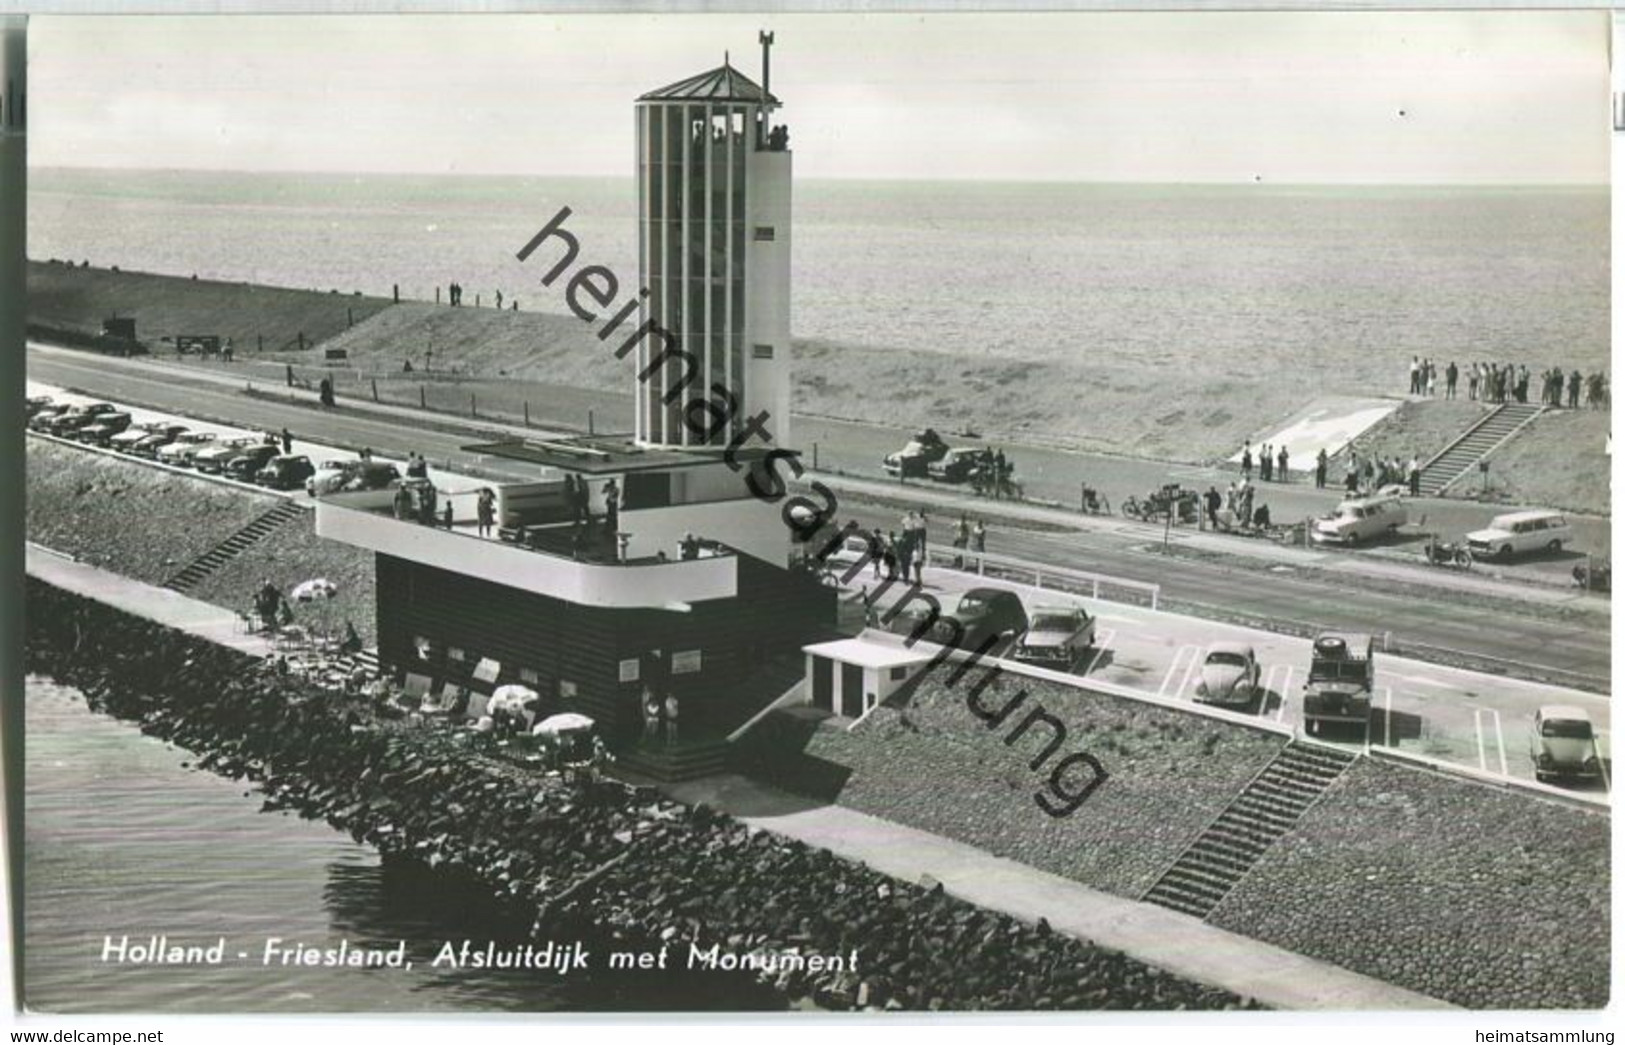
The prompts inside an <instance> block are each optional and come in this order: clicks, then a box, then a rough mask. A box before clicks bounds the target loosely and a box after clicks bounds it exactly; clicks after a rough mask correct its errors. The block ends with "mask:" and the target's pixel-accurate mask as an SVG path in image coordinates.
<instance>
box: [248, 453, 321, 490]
mask: <svg viewBox="0 0 1625 1045" xmlns="http://www.w3.org/2000/svg"><path fill="white" fill-rule="evenodd" d="M315 474H316V466H315V465H313V464H311V463H310V458H308V457H306V456H305V455H304V454H278V455H277V456H276V457H273V458H271V460H270V461H269V462H268V463H267V464H266V465H265V467H264V468H261V469H260V470H259V471H257V472H255V473H254V482H255V483H256V484H257V485H259V486H269V487H270V488H271V489H273V490H295V489H298V488H299V486H301V485H302V484H303V483H304V481H305V480H306V479H309V478H310V477H311V476H313V475H315Z"/></svg>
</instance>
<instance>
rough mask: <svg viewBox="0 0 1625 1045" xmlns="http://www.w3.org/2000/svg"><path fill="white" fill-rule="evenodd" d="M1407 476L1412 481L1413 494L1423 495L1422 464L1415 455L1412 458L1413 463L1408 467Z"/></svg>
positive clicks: (1414, 495)
mask: <svg viewBox="0 0 1625 1045" xmlns="http://www.w3.org/2000/svg"><path fill="white" fill-rule="evenodd" d="M1405 477H1406V479H1407V480H1408V481H1409V483H1410V488H1411V496H1412V497H1420V496H1422V464H1421V462H1420V461H1418V460H1417V459H1416V458H1415V457H1412V458H1411V463H1410V466H1409V467H1408V468H1407V469H1406V472H1405Z"/></svg>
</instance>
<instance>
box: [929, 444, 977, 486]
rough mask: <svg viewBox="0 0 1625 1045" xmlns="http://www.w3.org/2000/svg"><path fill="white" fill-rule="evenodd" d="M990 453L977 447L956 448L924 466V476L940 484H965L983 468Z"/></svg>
mask: <svg viewBox="0 0 1625 1045" xmlns="http://www.w3.org/2000/svg"><path fill="white" fill-rule="evenodd" d="M990 457H992V453H991V452H990V451H988V450H985V449H983V448H982V447H979V446H956V447H954V448H953V449H952V450H949V451H948V452H947V453H945V454H943V455H942V458H941V459H940V460H936V461H932V462H931V463H930V464H928V465H926V474H928V475H929V476H930V477H931V478H933V479H935V480H937V481H938V482H941V483H966V482H970V479H971V476H972V475H974V474H976V471H977V469H979V468H982V467H984V466H985V465H986V464H987V461H988V459H989V458H990Z"/></svg>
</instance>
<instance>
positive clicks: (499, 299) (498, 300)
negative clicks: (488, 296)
mask: <svg viewBox="0 0 1625 1045" xmlns="http://www.w3.org/2000/svg"><path fill="white" fill-rule="evenodd" d="M497 308H498V309H499V310H500V309H501V308H502V291H500V290H499V291H497Z"/></svg>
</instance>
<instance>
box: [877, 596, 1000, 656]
mask: <svg viewBox="0 0 1625 1045" xmlns="http://www.w3.org/2000/svg"><path fill="white" fill-rule="evenodd" d="M930 616H931V608H930V606H929V604H926V603H925V602H924V601H923V600H921V599H913V600H910V601H909V602H908V603H907V604H906V605H905V606H904V608H903V611H902V612H901V613H899V614H897V616H895V617H893V618H892V620H891V623H890V624H889V625H888V626H887V630H889V631H891V632H894V633H896V634H899V635H910V634H913V633H914V631H915V630H916V629H917V628H919V627H921V626H922V625H924V624H925V623H926V622H927V621H929V620H930ZM951 621H956V622H958V624H959V627H960V629H962V631H963V634H960V635H958V636H957V637H956V633H955V628H954V627H953V624H952V623H950V622H951ZM1026 630H1027V611H1026V609H1025V608H1024V607H1023V606H1022V605H1021V599H1020V597H1019V596H1017V595H1016V593H1015V592H1013V591H1005V590H1003V589H1002V588H972V589H971V590H969V591H967V592H964V593H963V594H961V595H960V596H959V597H958V598H957V599H955V600H952V601H949V600H943V603H942V611H941V613H940V614H939V616H938V618H937V620H936V622H935V623H933V624H931V625H930V630H929V631H927V632H926V633H925V635H924V636H923V637H924V638H926V639H929V640H930V641H932V642H941V643H948V642H953V643H955V644H956V645H957V646H958V647H959V648H960V649H962V650H965V651H966V652H970V651H973V650H977V649H980V648H981V646H982V643H983V642H985V641H987V639H988V638H989V637H996V638H997V639H998V641H996V642H995V643H994V644H993V645H992V646H990V647H989V648H990V649H991V650H997V649H999V648H1000V647H1001V646H1002V645H1004V643H1006V642H1008V641H1009V640H1011V639H1014V638H1016V637H1018V636H1020V635H1021V633H1022V632H1024V631H1026Z"/></svg>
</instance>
